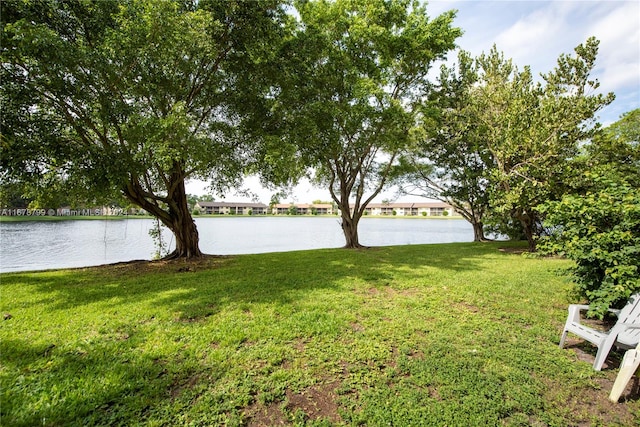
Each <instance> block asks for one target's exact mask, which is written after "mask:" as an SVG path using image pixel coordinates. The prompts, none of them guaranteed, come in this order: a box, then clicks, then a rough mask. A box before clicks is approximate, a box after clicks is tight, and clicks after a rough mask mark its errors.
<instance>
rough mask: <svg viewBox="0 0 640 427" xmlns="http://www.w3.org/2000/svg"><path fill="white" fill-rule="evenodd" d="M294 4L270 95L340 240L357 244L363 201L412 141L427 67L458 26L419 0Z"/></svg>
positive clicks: (425, 88) (320, 0) (382, 182)
mask: <svg viewBox="0 0 640 427" xmlns="http://www.w3.org/2000/svg"><path fill="white" fill-rule="evenodd" d="M296 6H297V10H298V12H299V16H300V27H299V30H298V32H297V34H296V37H295V38H294V39H293V40H292V41H291V42H290V43H289V44H288V46H287V48H286V51H285V52H284V56H285V57H287V58H289V59H290V61H289V65H288V66H289V67H290V68H289V69H288V70H289V72H287V73H286V77H287V78H286V79H285V81H283V84H282V87H281V89H282V90H281V92H280V93H279V94H278V96H279V99H280V102H281V104H280V105H281V106H282V107H283V110H282V117H283V118H284V120H285V122H286V123H287V129H288V131H287V137H288V138H289V141H290V142H293V146H295V147H296V148H297V150H298V153H299V155H300V157H301V158H302V159H303V161H304V163H305V164H307V165H309V166H310V167H311V168H313V169H314V170H315V171H316V177H317V178H318V180H319V181H320V182H321V183H322V184H324V185H326V186H327V187H328V189H329V192H330V194H331V197H332V199H333V201H334V202H335V203H336V204H337V205H338V208H339V209H340V212H341V219H342V230H343V232H344V236H345V240H346V244H345V247H348V248H358V247H360V246H361V244H360V241H359V237H358V222H359V220H360V218H361V217H362V215H363V214H364V210H365V207H366V205H367V204H368V203H369V202H370V201H371V200H372V199H373V198H374V197H376V196H377V195H378V194H379V193H380V191H381V190H382V189H383V188H384V186H385V184H386V183H387V179H388V177H389V173H390V171H391V166H392V165H393V164H394V162H395V161H396V160H397V159H398V156H399V155H400V153H401V152H402V151H403V150H404V149H405V148H406V147H407V146H408V145H409V144H410V143H411V141H412V136H411V133H412V129H413V128H414V127H415V125H416V113H417V106H418V105H419V104H420V103H421V101H422V99H423V97H424V96H425V94H426V93H427V92H428V81H427V74H428V73H429V71H430V69H431V66H432V64H433V62H434V61H435V60H438V59H441V58H443V57H444V55H445V54H446V52H448V51H449V50H450V49H452V48H453V46H454V41H455V39H456V38H457V37H458V36H459V35H460V34H461V31H460V30H459V29H457V28H453V27H452V21H453V18H454V13H453V12H447V13H444V14H442V15H440V16H438V17H437V18H435V19H433V20H431V19H429V17H428V16H427V12H426V9H425V7H424V6H423V5H421V4H420V3H419V2H417V1H408V0H391V1H384V0H358V1H356V0H336V1H331V2H329V1H323V0H318V1H300V2H298V3H296Z"/></svg>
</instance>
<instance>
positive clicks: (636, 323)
mask: <svg viewBox="0 0 640 427" xmlns="http://www.w3.org/2000/svg"><path fill="white" fill-rule="evenodd" d="M588 309H589V306H588V305H580V304H571V305H570V306H569V316H567V322H566V323H565V325H564V330H563V331H562V337H561V338H560V348H562V347H564V341H565V339H566V338H567V333H569V332H571V333H573V334H575V335H577V336H579V337H580V338H583V339H585V340H587V341H589V342H590V343H592V344H594V345H595V346H597V347H598V352H597V353H596V359H595V361H594V362H593V369H595V370H596V371H599V370H601V369H602V365H604V361H605V360H606V358H607V355H608V354H609V351H611V348H612V347H613V346H614V345H615V346H616V347H619V348H622V349H632V348H634V347H636V346H637V345H638V343H639V342H640V294H634V295H632V296H631V298H629V301H628V302H627V304H626V305H625V306H624V307H623V308H622V310H609V311H611V312H612V313H614V314H616V315H617V316H618V320H617V322H616V324H615V325H614V326H613V327H612V328H611V329H609V330H608V331H606V332H602V331H598V330H595V329H593V328H590V327H588V326H585V325H583V324H582V323H580V312H581V311H586V310H588Z"/></svg>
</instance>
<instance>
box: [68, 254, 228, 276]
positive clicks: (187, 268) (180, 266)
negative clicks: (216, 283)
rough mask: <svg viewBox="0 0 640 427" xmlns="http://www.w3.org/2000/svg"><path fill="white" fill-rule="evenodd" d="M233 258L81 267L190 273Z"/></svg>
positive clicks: (138, 262) (139, 261) (143, 261)
mask: <svg viewBox="0 0 640 427" xmlns="http://www.w3.org/2000/svg"><path fill="white" fill-rule="evenodd" d="M230 258H232V257H231V256H224V255H203V256H201V257H200V258H190V259H172V260H153V261H147V260H133V261H125V262H117V263H114V264H104V265H98V266H94V267H81V268H79V269H82V270H111V272H112V273H114V274H131V273H135V274H140V273H189V272H196V271H201V270H210V269H213V268H216V267H219V266H220V265H221V264H223V263H224V262H225V261H226V260H228V259H230Z"/></svg>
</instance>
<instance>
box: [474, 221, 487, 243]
mask: <svg viewBox="0 0 640 427" xmlns="http://www.w3.org/2000/svg"><path fill="white" fill-rule="evenodd" d="M471 225H472V226H473V241H474V242H486V241H487V238H486V237H484V224H483V223H482V222H479V221H472V222H471Z"/></svg>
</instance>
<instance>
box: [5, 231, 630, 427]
mask: <svg viewBox="0 0 640 427" xmlns="http://www.w3.org/2000/svg"><path fill="white" fill-rule="evenodd" d="M502 246H504V243H503V244H498V243H495V244H471V243H465V244H446V245H422V246H403V247H385V248H374V249H369V250H361V251H345V250H339V249H332V250H315V251H303V252H292V253H277V254H261V255H243V256H234V257H218V258H214V257H211V258H208V259H207V260H206V261H204V262H201V263H190V264H187V263H184V262H178V263H163V262H156V263H137V264H121V265H114V266H108V267H100V268H89V269H82V270H63V271H53V272H40V273H14V274H4V275H1V276H0V280H1V292H2V294H1V299H0V310H1V311H2V313H4V317H5V320H0V322H1V323H0V325H1V327H0V331H1V336H0V338H1V341H0V343H1V349H0V350H1V353H0V355H1V358H2V364H1V366H2V367H1V368H0V375H1V377H0V379H1V380H2V383H1V384H2V395H1V398H2V400H1V402H0V411H1V415H2V418H1V423H2V425H14V426H15V425H19V426H35V425H78V426H80V425H82V426H86V425H149V426H156V425H157V426H159V425H167V426H169V425H171V426H173V425H256V426H257V425H282V424H284V425H342V424H347V425H369V426H378V425H434V426H441V425H450V426H477V425H486V426H494V425H513V426H518V425H521V426H527V425H536V426H545V425H549V426H564V425H566V426H570V425H634V424H635V423H636V422H637V419H636V417H637V416H639V415H640V404H639V402H638V400H637V398H633V399H629V400H627V401H626V402H623V403H620V404H613V403H610V402H609V401H608V400H607V396H608V393H609V390H610V385H611V382H612V380H613V379H614V378H615V375H616V373H617V370H616V369H608V370H605V371H603V372H594V371H593V369H592V368H591V364H590V361H592V358H591V357H592V354H595V352H594V351H593V350H592V349H591V348H590V347H589V346H577V347H575V346H574V348H569V349H564V350H562V349H559V348H558V347H557V343H558V338H559V332H560V329H561V326H562V324H563V322H564V319H565V316H566V305H567V299H566V294H565V289H566V288H567V286H568V284H567V283H566V282H565V281H564V279H562V278H561V277H559V276H558V275H557V274H556V270H557V269H558V268H561V267H564V266H566V265H567V261H563V260H555V259H531V258H526V257H523V256H522V255H519V254H517V253H512V252H511V251H500V250H499V247H502ZM579 359H585V360H579ZM613 365H614V368H615V366H616V364H615V362H614V363H613Z"/></svg>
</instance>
